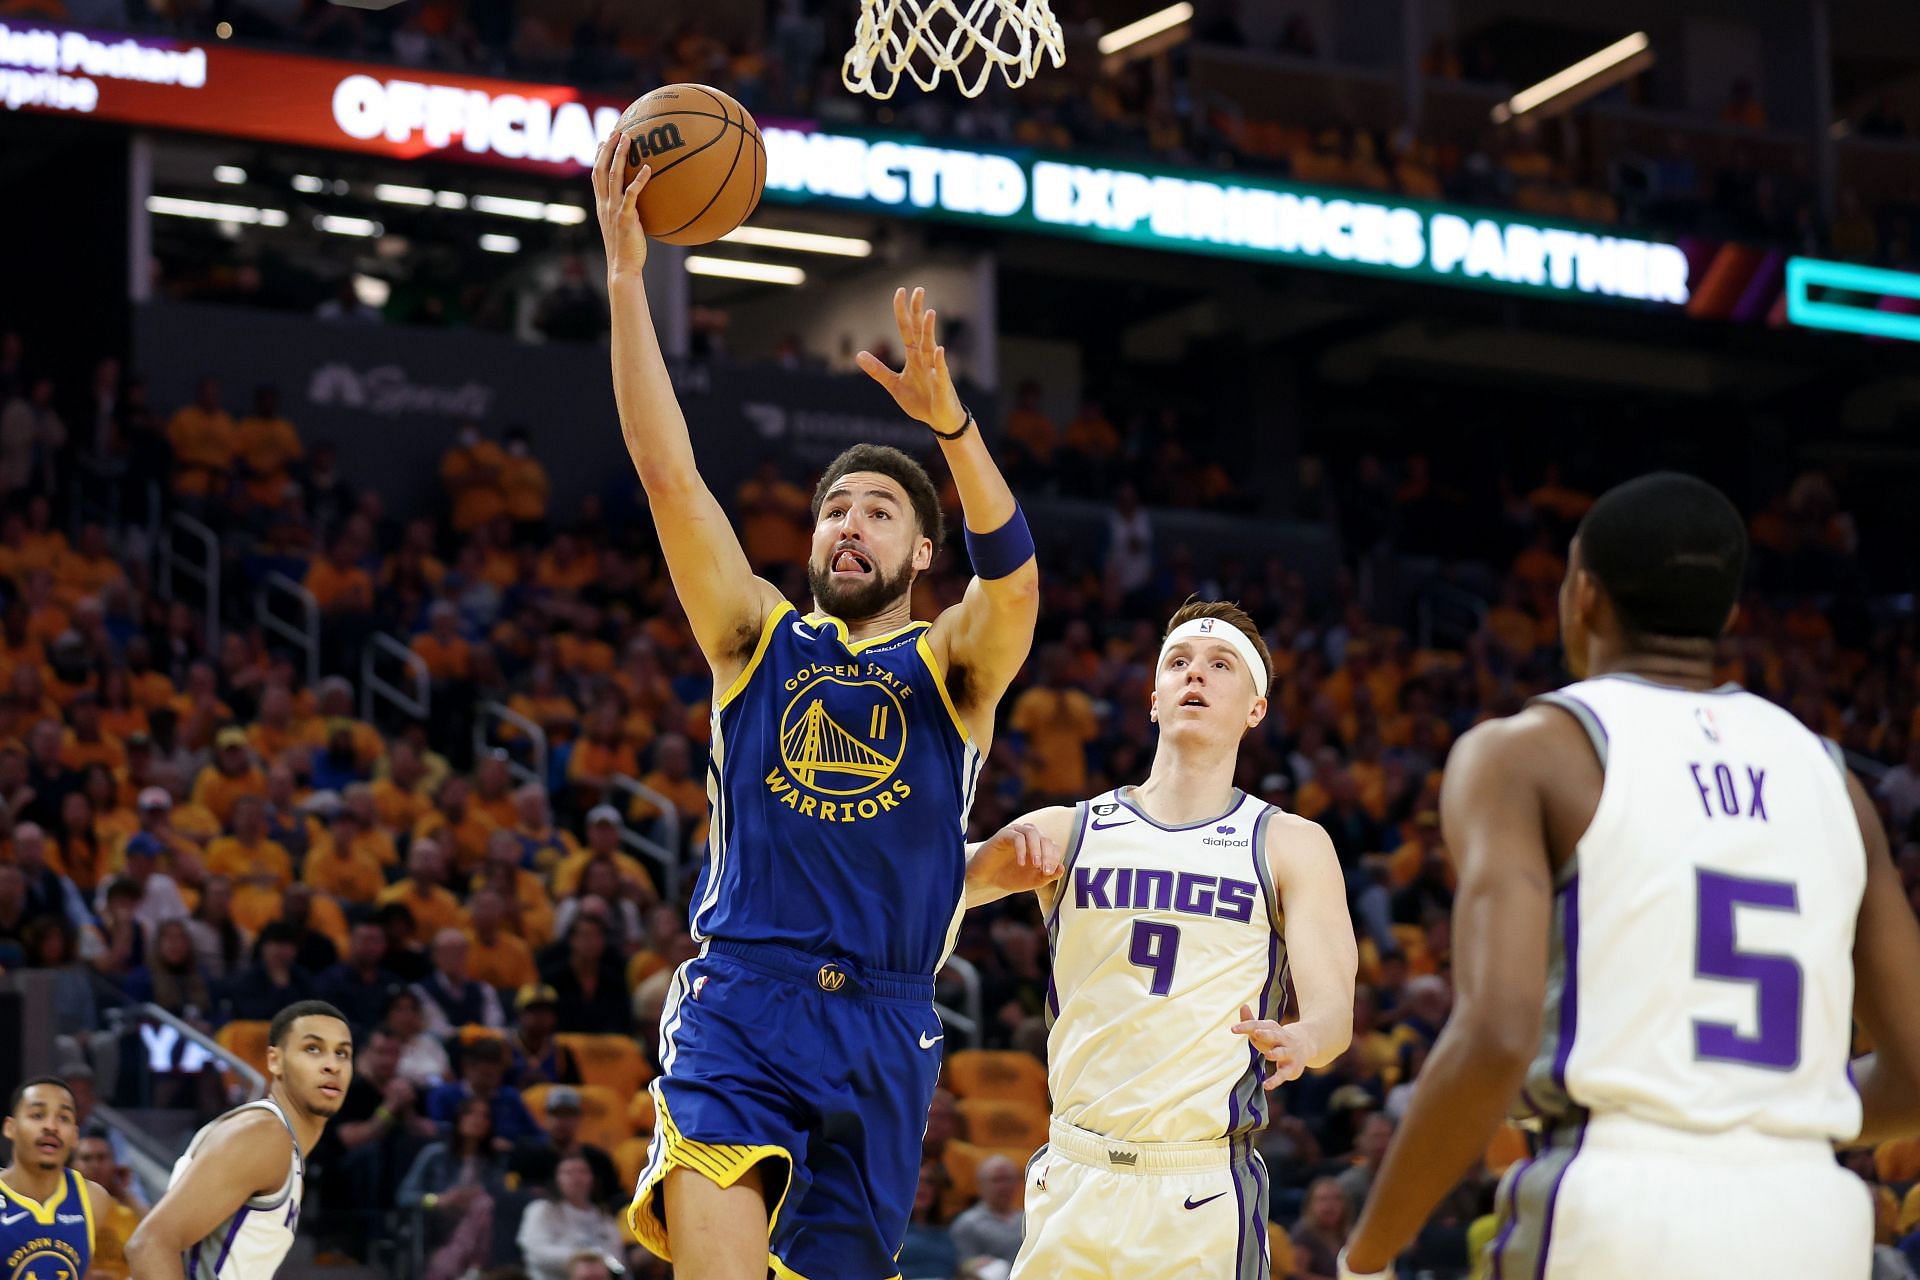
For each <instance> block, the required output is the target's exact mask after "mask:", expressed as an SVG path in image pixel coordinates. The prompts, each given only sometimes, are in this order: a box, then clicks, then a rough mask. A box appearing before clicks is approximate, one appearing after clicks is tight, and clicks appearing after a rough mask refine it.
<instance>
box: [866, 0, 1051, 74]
mask: <svg viewBox="0 0 1920 1280" xmlns="http://www.w3.org/2000/svg"><path fill="white" fill-rule="evenodd" d="M1042 56H1046V57H1050V58H1052V59H1053V65H1054V66H1056V67H1057V66H1060V65H1062V64H1063V63H1065V62H1066V59H1067V48H1066V41H1065V39H1064V38H1063V37H1062V36H1061V34H1060V24H1059V23H1058V22H1057V21H1055V20H1054V16H1053V10H1052V9H1050V8H1049V7H1048V6H1047V0H860V19H859V21H858V22H857V23H856V24H855V26H854V31H853V48H851V49H849V50H848V51H847V56H846V58H845V59H844V60H843V61H842V62H841V64H840V80H841V82H842V83H843V84H845V85H846V86H847V89H848V91H849V92H852V93H865V94H869V95H871V96H873V97H875V98H891V97H892V96H893V91H894V90H895V89H897V88H899V87H900V77H901V76H903V75H904V76H909V77H911V78H912V79H913V82H914V83H915V84H917V85H919V86H920V87H921V88H922V89H926V90H932V89H933V88H934V87H935V86H937V85H938V84H939V83H940V77H941V75H942V74H943V73H946V74H950V75H952V76H953V83H954V85H955V87H957V88H958V89H959V90H960V92H961V93H963V94H965V95H966V96H967V97H969V98H974V97H978V96H979V95H980V91H981V90H982V89H985V88H986V87H987V80H988V78H989V77H990V76H992V75H993V72H994V70H995V68H998V69H999V71H1000V76H1001V78H1002V79H1004V80H1005V81H1006V82H1007V87H1008V88H1010V89H1018V88H1019V87H1020V86H1021V85H1023V84H1025V83H1026V82H1027V79H1028V78H1029V77H1030V76H1032V75H1033V73H1034V72H1036V71H1038V70H1039V69H1040V59H1041V57H1042Z"/></svg>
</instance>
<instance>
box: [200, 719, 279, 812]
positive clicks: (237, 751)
mask: <svg viewBox="0 0 1920 1280" xmlns="http://www.w3.org/2000/svg"><path fill="white" fill-rule="evenodd" d="M266 794H267V775H266V774H264V773H262V772H261V771H260V768H259V766H258V765H256V764H254V762H253V757H252V755H251V754H250V753H249V752H248V750H247V731H246V730H245V729H242V728H240V727H239V726H238V725H228V726H227V727H226V728H224V729H222V730H221V731H220V732H219V733H218V734H216V735H215V736H214V739H213V762H212V763H211V764H209V765H207V766H206V767H205V768H204V769H202V770H200V776H199V777H198V778H197V779H195V781H194V784H193V802H194V803H195V804H197V805H203V806H205V808H206V810H207V812H209V813H211V814H212V815H213V816H214V817H215V818H216V819H217V820H218V821H219V823H220V825H221V826H223V827H224V826H227V825H228V824H229V822H230V821H231V820H232V818H233V805H234V801H236V800H238V799H239V798H240V797H241V796H265V795H266Z"/></svg>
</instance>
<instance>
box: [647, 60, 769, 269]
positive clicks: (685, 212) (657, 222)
mask: <svg viewBox="0 0 1920 1280" xmlns="http://www.w3.org/2000/svg"><path fill="white" fill-rule="evenodd" d="M619 127H620V128H621V129H622V130H630V131H631V132H632V133H633V142H632V145H631V146H630V147H629V149H628V153H627V163H628V165H629V167H630V169H638V168H639V167H640V165H642V164H649V165H652V166H653V178H652V180H651V181H649V182H648V183H647V188H646V190H645V191H642V192H641V193H640V225H641V226H642V227H644V228H645V229H646V232H647V234H648V235H650V236H652V237H653V238H654V239H656V240H664V241H666V242H667V243H668V244H707V243H708V242H710V241H714V240H718V239H719V238H720V237H721V236H724V235H726V234H727V233H728V232H729V231H732V230H733V229H734V228H735V227H737V226H739V225H740V224H741V223H743V222H745V221H746V220H747V219H748V218H749V217H750V216H752V214H753V210H754V207H755V206H756V205H758V204H759V203H760V191H761V189H762V188H763V187H764V186H765V185H766V181H767V151H766V147H765V146H764V145H763V144H762V143H761V141H760V128H759V126H758V125H756V124H754V122H753V117H752V116H750V115H748V114H747V110H746V108H745V107H743V106H741V105H740V104H739V103H737V102H735V101H734V100H733V99H732V98H730V97H728V96H727V95H726V94H724V93H722V92H720V90H718V89H709V88H708V87H707V86H705V85H700V84H669V85H663V86H661V87H660V88H658V89H655V90H654V91H653V92H652V93H649V94H647V95H646V96H645V97H642V98H640V99H638V100H637V101H635V102H634V104H633V105H632V106H630V107H628V108H627V109H626V111H625V112H624V113H622V115H621V116H620V126H619Z"/></svg>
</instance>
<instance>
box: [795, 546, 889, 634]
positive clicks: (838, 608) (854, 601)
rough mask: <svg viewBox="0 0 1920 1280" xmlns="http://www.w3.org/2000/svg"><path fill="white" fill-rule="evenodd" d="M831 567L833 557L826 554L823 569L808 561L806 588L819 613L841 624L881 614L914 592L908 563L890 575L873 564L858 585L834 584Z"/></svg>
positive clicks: (877, 563)
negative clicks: (811, 593)
mask: <svg viewBox="0 0 1920 1280" xmlns="http://www.w3.org/2000/svg"><path fill="white" fill-rule="evenodd" d="M832 564H833V559H832V553H829V555H828V559H827V563H826V564H824V565H822V564H818V563H816V562H814V561H811V560H809V561H808V562H807V586H808V587H809V588H810V589H811V590H812V591H813V602H814V604H815V605H817V606H818V607H819V609H820V611H821V612H822V613H825V614H828V615H830V616H832V617H835V618H838V619H840V620H841V621H842V622H858V621H860V620H861V619H862V618H871V617H873V616H874V615H875V614H878V613H882V612H884V611H885V610H886V608H887V606H888V605H890V604H892V603H893V602H894V601H895V600H898V599H899V598H900V597H901V596H903V595H905V594H907V592H909V591H911V590H912V589H913V561H912V560H911V559H908V560H906V561H903V562H902V563H901V565H900V567H899V568H898V569H897V570H895V571H894V572H893V573H891V574H889V573H888V572H887V571H886V569H885V568H883V567H882V566H881V564H880V562H879V561H877V560H876V561H874V562H873V572H872V573H871V574H869V575H867V577H866V578H864V579H862V580H860V581H858V582H840V581H836V580H835V578H834V576H833V570H832V568H831V566H832Z"/></svg>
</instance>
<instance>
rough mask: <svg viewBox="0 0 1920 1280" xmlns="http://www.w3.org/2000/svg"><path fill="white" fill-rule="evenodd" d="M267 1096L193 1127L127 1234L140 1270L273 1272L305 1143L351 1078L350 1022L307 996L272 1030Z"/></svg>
mask: <svg viewBox="0 0 1920 1280" xmlns="http://www.w3.org/2000/svg"><path fill="white" fill-rule="evenodd" d="M267 1073H268V1075H269V1076H271V1077H272V1083H271V1084H269V1085H268V1086H267V1096H266V1097H264V1098H261V1099H260V1100H259V1101H257V1102H249V1103H247V1104H246V1105H245V1106H242V1107H236V1108H234V1109H233V1110H232V1111H229V1112H227V1113H226V1114H225V1115H223V1116H221V1117H220V1118H219V1119H217V1120H215V1121H213V1122H212V1123H211V1124H209V1125H207V1126H206V1127H205V1128H203V1129H201V1130H200V1132H198V1133H196V1134H194V1135H193V1141H191V1142H189V1143H188V1144H187V1149H186V1152H185V1153H184V1154H183V1155H182V1156H181V1157H180V1159H179V1161H178V1162H176V1163H175V1164H174V1166H173V1177H172V1178H171V1179H170V1180H169V1181H168V1183H167V1193H166V1194H165V1195H163V1196H161V1197H160V1203H159V1204H156V1205H154V1206H153V1212H152V1213H149V1214H148V1215H147V1216H146V1218H145V1219H143V1220H142V1221H141V1223H140V1226H139V1228H138V1229H137V1230H136V1231H135V1232H134V1233H133V1238H132V1239H131V1240H129V1241H128V1242H127V1266H128V1268H129V1269H130V1271H131V1273H132V1275H133V1277H134V1280H272V1276H273V1273H274V1272H275V1271H277V1270H278V1269H279V1267H280V1263H281V1260H282V1259H284V1258H285V1257H286V1256H287V1250H289V1249H291V1248H292V1247H293V1237H294V1233H295V1231H296V1230H298V1228H299V1225H300V1199H301V1194H302V1192H303V1191H304V1189H305V1182H306V1176H305V1170H306V1155H307V1152H309V1151H312V1150H313V1144H314V1143H316V1142H318V1141H319V1140H320V1134H321V1133H322V1131H324V1130H325V1129H326V1127H327V1121H328V1119H330V1118H331V1117H332V1116H333V1115H334V1113H336V1112H337V1111H339V1110H340V1104H341V1103H342V1102H343V1101H345V1099H346V1096H347V1086H348V1085H350V1084H352V1083H353V1032H352V1031H351V1030H349V1029H348V1027H347V1020H346V1018H345V1017H344V1016H342V1015H341V1013H340V1011H339V1010H338V1009H336V1008H334V1007H333V1006H332V1005H330V1004H327V1003H325V1002H324V1001H320V1000H302V1001H300V1002H299V1003H298V1004H291V1005H288V1006H287V1007H286V1008H284V1009H282V1010H281V1011H280V1012H279V1013H277V1014H275V1015H274V1018H273V1022H272V1023H271V1024H270V1025H269V1027H268V1030H267Z"/></svg>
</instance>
